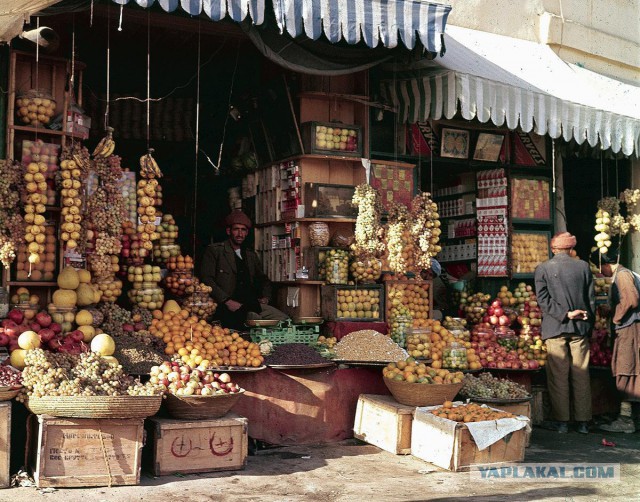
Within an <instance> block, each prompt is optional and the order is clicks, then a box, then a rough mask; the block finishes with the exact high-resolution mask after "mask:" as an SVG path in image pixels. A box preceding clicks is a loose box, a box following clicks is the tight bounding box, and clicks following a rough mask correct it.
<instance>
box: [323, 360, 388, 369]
mask: <svg viewBox="0 0 640 502" xmlns="http://www.w3.org/2000/svg"><path fill="white" fill-rule="evenodd" d="M333 362H334V363H336V364H347V365H349V366H377V367H381V368H382V367H384V366H386V365H387V364H389V363H390V362H391V361H350V360H348V359H334V360H333Z"/></svg>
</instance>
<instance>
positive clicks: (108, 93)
mask: <svg viewBox="0 0 640 502" xmlns="http://www.w3.org/2000/svg"><path fill="white" fill-rule="evenodd" d="M110 22H111V8H110V4H107V106H106V107H105V110H104V130H105V131H106V130H107V127H108V126H109V107H110V99H111V89H110V86H109V83H110V80H111V78H110V77H111V30H110V29H109V28H110V26H109V23H110Z"/></svg>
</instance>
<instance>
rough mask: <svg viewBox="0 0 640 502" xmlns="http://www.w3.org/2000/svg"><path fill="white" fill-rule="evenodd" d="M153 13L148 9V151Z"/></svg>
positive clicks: (148, 141) (148, 146)
mask: <svg viewBox="0 0 640 502" xmlns="http://www.w3.org/2000/svg"><path fill="white" fill-rule="evenodd" d="M150 98H151V12H150V11H149V9H147V150H148V149H149V148H150V145H149V143H150V140H149V138H150V137H151V120H150V116H151V101H150Z"/></svg>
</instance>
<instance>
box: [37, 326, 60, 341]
mask: <svg viewBox="0 0 640 502" xmlns="http://www.w3.org/2000/svg"><path fill="white" fill-rule="evenodd" d="M38 335H40V340H42V342H43V343H46V342H48V341H49V340H52V339H53V338H54V337H55V336H56V333H55V331H53V330H52V329H51V328H42V329H41V330H40V331H38Z"/></svg>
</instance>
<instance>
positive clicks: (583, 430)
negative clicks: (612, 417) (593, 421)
mask: <svg viewBox="0 0 640 502" xmlns="http://www.w3.org/2000/svg"><path fill="white" fill-rule="evenodd" d="M578 432H579V433H580V434H589V424H588V423H587V422H578Z"/></svg>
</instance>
